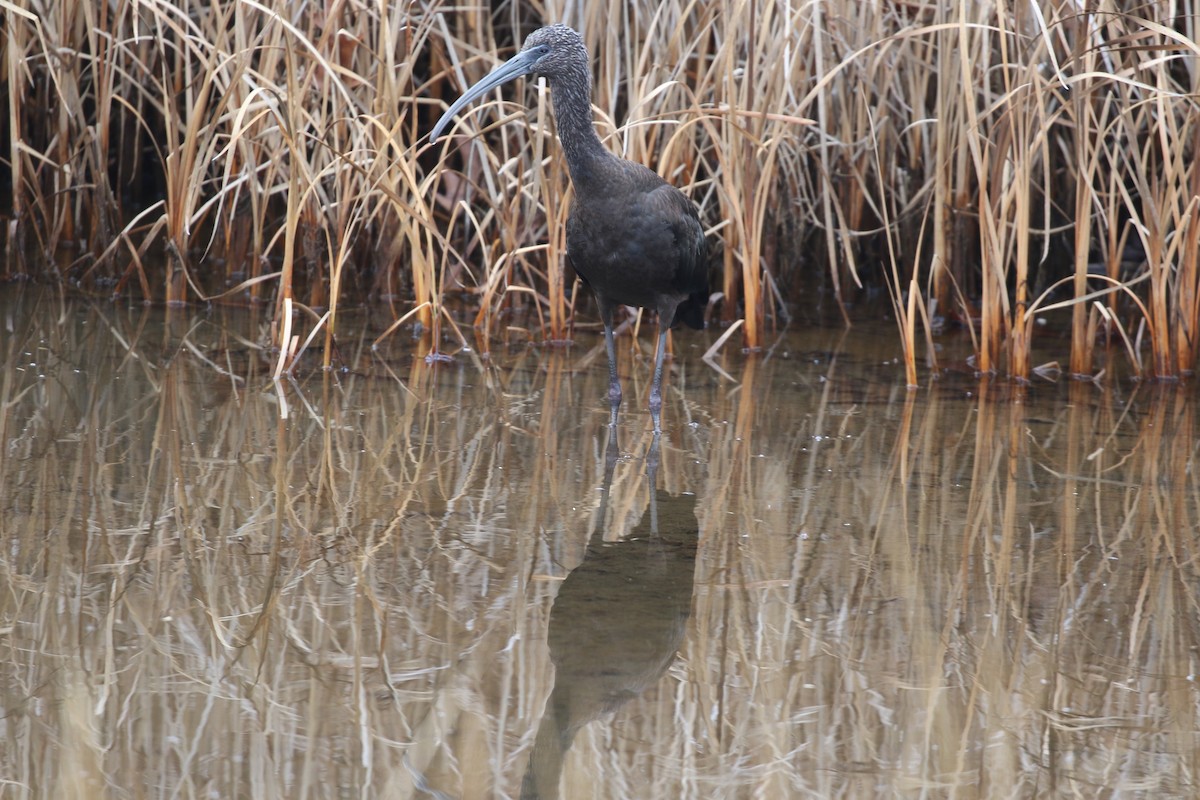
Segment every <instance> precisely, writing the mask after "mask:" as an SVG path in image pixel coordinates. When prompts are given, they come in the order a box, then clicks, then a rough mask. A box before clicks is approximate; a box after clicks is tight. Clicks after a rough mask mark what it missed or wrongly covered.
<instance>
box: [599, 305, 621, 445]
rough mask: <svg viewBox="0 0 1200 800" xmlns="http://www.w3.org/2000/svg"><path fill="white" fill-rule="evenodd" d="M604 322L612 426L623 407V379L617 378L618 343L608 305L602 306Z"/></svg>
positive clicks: (601, 312) (601, 311)
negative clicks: (619, 407)
mask: <svg viewBox="0 0 1200 800" xmlns="http://www.w3.org/2000/svg"><path fill="white" fill-rule="evenodd" d="M600 318H601V319H602V320H603V321H604V348H605V349H606V350H607V351H608V402H609V404H610V405H611V406H612V424H613V425H616V424H617V407H618V406H620V405H621V379H620V378H618V377H617V343H616V341H615V339H614V337H613V310H612V307H611V306H610V305H608V303H603V302H602V303H601V304H600Z"/></svg>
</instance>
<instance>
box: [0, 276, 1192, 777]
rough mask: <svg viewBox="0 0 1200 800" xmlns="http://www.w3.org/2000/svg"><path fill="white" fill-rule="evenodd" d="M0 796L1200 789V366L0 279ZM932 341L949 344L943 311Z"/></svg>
mask: <svg viewBox="0 0 1200 800" xmlns="http://www.w3.org/2000/svg"><path fill="white" fill-rule="evenodd" d="M0 324H2V325H3V328H4V334H3V337H2V338H0V343H2V344H0V352H2V353H3V359H4V368H3V375H2V378H0V402H2V403H3V406H2V411H0V434H2V442H0V444H2V447H3V449H2V450H0V478H2V483H0V487H2V489H3V514H2V516H0V524H2V526H3V529H2V531H0V544H2V545H3V546H2V548H0V587H2V588H3V591H2V592H0V743H2V745H0V797H4V798H8V797H14V798H25V797H55V798H62V797H127V796H139V797H183V798H189V797H205V798H208V797H246V798H263V797H294V798H308V797H384V796H386V797H390V798H393V797H394V798H405V797H431V796H432V797H456V798H457V797H462V798H490V797H518V796H522V792H523V791H524V796H542V797H552V796H555V793H556V792H560V793H561V796H562V797H565V798H610V797H611V798H638V797H647V798H651V797H653V798H664V797H702V798H706V799H707V798H742V797H747V798H748V797H757V798H791V797H822V798H823V797H855V798H857V797H901V796H902V797H910V796H911V797H963V798H969V797H997V796H1013V797H1060V796H1061V797H1111V796H1121V797H1135V796H1153V797H1192V796H1194V795H1195V794H1196V792H1197V788H1196V781H1197V778H1196V776H1197V769H1198V768H1200V758H1198V756H1197V747H1196V738H1197V731H1198V729H1200V724H1198V721H1200V702H1198V701H1200V694H1198V693H1197V689H1196V683H1195V681H1194V677H1195V674H1196V671H1197V663H1196V662H1197V656H1198V651H1197V647H1198V646H1200V615H1198V612H1200V603H1198V598H1197V590H1198V587H1200V582H1198V581H1197V578H1198V577H1200V576H1198V571H1200V570H1198V565H1197V554H1198V552H1200V513H1198V511H1200V509H1198V508H1197V500H1198V498H1200V491H1198V487H1197V485H1196V483H1197V476H1196V472H1197V471H1196V457H1197V440H1198V439H1197V420H1196V414H1195V411H1194V403H1193V402H1192V400H1193V394H1194V391H1193V389H1192V388H1191V387H1189V386H1170V387H1155V386H1138V385H1134V384H1119V383H1116V384H1115V383H1112V382H1109V383H1103V384H1100V385H1083V384H1075V383H1067V382H1063V383H1058V384H1052V383H1048V382H1039V383H1037V384H1035V385H1034V386H1032V387H1030V388H1029V389H1027V390H1023V391H1017V390H1015V389H1013V388H1011V387H1009V386H1007V385H1005V384H1003V383H990V384H989V383H988V382H986V381H984V382H980V381H979V380H977V379H976V378H974V377H972V376H970V375H969V374H967V372H966V371H965V370H964V371H959V372H946V373H944V374H942V375H941V377H940V378H939V379H938V380H934V381H929V382H928V384H927V385H926V386H923V387H922V388H920V389H919V390H917V391H912V392H909V391H906V390H905V388H904V386H903V370H902V368H901V367H900V365H899V364H897V363H896V362H895V359H896V358H897V357H899V355H900V353H899V349H898V348H899V345H898V342H897V339H896V336H895V334H894V329H893V328H891V327H890V326H889V325H886V324H885V325H883V326H880V327H871V326H865V327H864V326H860V327H856V328H854V329H852V330H850V331H848V332H847V331H845V330H843V329H841V328H837V329H833V330H825V329H819V330H812V329H800V330H795V331H792V332H789V333H788V334H787V335H786V336H784V337H782V338H781V339H780V340H779V341H777V342H775V343H774V344H773V348H772V349H771V350H770V351H769V352H767V353H763V354H759V355H756V356H747V355H744V354H742V353H739V352H737V351H736V349H735V348H732V347H726V348H725V349H724V350H723V351H722V352H721V354H720V355H719V356H717V359H716V361H715V362H713V363H711V364H710V363H708V362H705V361H703V360H702V359H701V357H700V356H701V354H702V353H703V352H704V350H705V349H706V348H707V346H708V344H710V343H711V342H712V341H713V340H715V338H716V336H717V335H718V334H719V331H707V332H705V333H703V334H691V333H687V334H684V335H681V336H679V337H678V339H677V342H676V347H677V348H678V351H677V354H676V355H677V358H676V359H675V360H674V361H673V362H672V372H671V375H670V376H669V378H668V388H667V390H666V391H665V393H664V394H665V407H664V415H663V416H664V434H663V438H662V444H661V447H660V448H658V449H657V450H654V449H652V443H653V437H652V436H651V434H650V420H649V416H648V414H647V413H646V412H645V398H646V392H647V390H648V386H647V383H648V379H649V373H650V365H649V355H650V353H649V338H648V337H647V336H646V335H645V334H643V352H642V353H641V354H640V355H636V356H635V355H634V354H632V353H631V350H630V341H631V340H629V339H628V338H626V339H624V340H623V347H622V358H623V359H624V360H623V363H622V367H621V371H622V375H623V376H624V379H625V387H626V404H625V406H624V409H623V412H622V414H621V417H620V419H619V424H618V428H617V431H616V433H617V442H616V445H615V447H614V446H612V445H611V444H610V442H609V438H608V437H609V429H608V427H607V422H608V414H607V410H606V408H605V405H604V400H603V397H604V392H605V388H606V381H607V374H606V372H607V371H606V367H605V359H604V354H603V348H602V346H601V343H600V340H599V337H597V336H595V335H593V334H580V335H578V336H577V342H576V344H575V345H574V346H573V347H570V348H561V349H551V348H534V347H526V346H514V347H504V348H499V349H497V350H496V352H494V353H492V355H491V357H490V358H486V359H485V358H481V357H479V356H478V355H476V354H474V353H466V352H464V353H459V354H458V355H457V357H456V358H455V360H454V361H453V362H452V363H444V364H436V365H434V366H432V367H430V366H427V365H426V364H425V362H424V360H423V359H422V358H420V355H421V352H420V351H419V349H418V348H419V344H414V345H412V346H411V347H410V346H409V345H410V344H412V343H402V342H399V341H398V339H397V338H396V337H393V339H391V340H389V341H388V343H387V344H386V345H385V346H384V348H383V350H382V352H381V353H373V352H372V351H371V349H370V347H369V343H370V337H372V336H374V335H377V333H378V332H379V331H380V330H382V328H383V326H384V325H385V324H386V321H382V320H374V319H362V320H344V322H343V325H344V327H343V331H345V330H351V329H352V328H353V327H354V326H355V325H359V326H361V328H362V329H363V330H368V331H371V333H370V335H367V334H353V335H350V334H346V333H343V336H342V341H341V343H340V348H339V354H340V356H341V358H342V359H343V361H344V363H345V364H346V365H347V366H348V367H349V371H347V372H344V373H341V372H338V373H323V372H321V371H319V370H316V369H313V370H308V371H307V374H306V375H305V376H303V377H298V378H297V379H296V381H294V382H288V381H285V382H282V383H280V384H275V383H273V382H272V381H271V380H270V379H269V376H270V372H271V369H272V357H271V355H270V354H269V353H263V352H260V351H259V350H257V348H256V346H255V345H254V343H255V342H258V341H260V340H263V339H264V338H265V337H264V331H265V329H266V328H265V326H266V325H267V322H266V320H265V318H264V317H263V316H261V315H255V314H253V313H250V312H224V313H212V314H180V313H174V314H173V315H170V316H168V315H167V314H166V313H165V312H164V311H161V310H156V309H143V308H140V307H137V308H116V307H113V306H111V305H107V304H90V303H87V302H84V301H80V300H74V301H64V300H61V299H60V298H58V297H57V296H56V295H54V294H53V293H47V292H41V291H33V290H31V289H30V288H21V287H8V288H3V289H0ZM946 346H947V348H948V349H947V351H946V352H945V353H943V357H944V363H960V364H961V363H962V357H961V354H958V355H955V353H954V349H955V347H959V346H961V343H960V342H956V341H955V340H953V339H949V340H947V342H946Z"/></svg>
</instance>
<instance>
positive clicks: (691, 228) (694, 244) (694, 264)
mask: <svg viewBox="0 0 1200 800" xmlns="http://www.w3.org/2000/svg"><path fill="white" fill-rule="evenodd" d="M646 204H647V206H648V209H647V210H649V211H650V212H651V213H652V214H653V215H654V216H656V217H658V218H659V219H660V220H662V222H663V224H665V225H666V226H667V227H668V228H669V229H670V231H671V237H672V239H673V245H674V256H675V271H674V274H673V275H672V276H671V288H673V289H675V290H677V291H680V292H686V293H688V294H695V293H697V292H703V293H704V294H705V295H707V293H708V243H707V242H706V241H705V238H704V227H703V226H702V225H701V224H700V214H699V212H698V211H697V210H696V204H695V203H693V202H692V201H691V200H690V199H689V198H688V197H687V195H685V194H684V193H683V192H681V191H679V190H678V189H676V188H675V187H674V186H671V185H670V184H668V183H663V184H661V185H660V186H658V187H656V188H655V189H653V190H652V191H650V192H649V193H648V194H647V195H646Z"/></svg>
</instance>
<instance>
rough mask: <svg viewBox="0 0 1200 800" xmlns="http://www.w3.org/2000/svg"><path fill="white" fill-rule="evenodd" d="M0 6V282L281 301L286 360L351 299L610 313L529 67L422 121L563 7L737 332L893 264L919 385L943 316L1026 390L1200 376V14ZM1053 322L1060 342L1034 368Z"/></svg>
mask: <svg viewBox="0 0 1200 800" xmlns="http://www.w3.org/2000/svg"><path fill="white" fill-rule="evenodd" d="M3 10H4V15H5V38H4V44H3V47H4V59H3V64H4V71H3V75H4V80H3V81H0V86H2V89H0V91H3V93H4V98H5V100H6V105H7V111H8V114H7V115H6V117H5V123H4V124H5V130H6V131H7V132H8V134H9V136H8V138H7V140H8V141H9V142H10V145H9V147H8V150H7V152H6V153H5V154H4V159H3V165H4V168H5V169H7V172H8V180H7V182H6V185H7V186H8V187H9V189H10V191H9V192H8V193H7V194H8V198H9V199H8V206H9V207H8V208H7V210H6V219H7V221H8V225H7V227H6V232H7V236H6V240H5V241H6V253H7V259H6V263H5V266H4V275H5V276H7V277H17V276H36V277H50V278H54V279H65V280H67V281H69V282H71V283H73V284H75V285H78V286H80V287H83V288H84V289H85V290H87V291H89V292H95V293H99V294H116V295H130V294H133V295H139V296H141V297H143V298H145V299H148V300H153V301H165V302H166V303H168V304H179V303H184V302H204V301H220V302H227V303H246V302H255V303H258V302H261V303H266V304H268V305H269V306H270V308H271V309H272V315H273V316H272V318H273V320H274V322H273V325H272V326H271V327H270V328H269V329H268V330H267V331H266V333H265V335H264V338H263V341H262V343H263V344H267V345H269V346H272V347H275V348H277V349H279V350H281V351H282V353H283V355H282V357H281V358H280V359H279V364H280V365H281V366H280V370H281V369H283V368H285V367H286V366H287V365H289V364H291V363H294V362H295V359H296V357H297V356H298V355H299V352H300V351H301V350H302V349H303V347H304V346H305V345H306V344H307V345H313V343H314V342H315V346H318V347H321V346H323V347H324V351H325V354H326V356H325V358H326V363H329V362H330V361H331V358H332V356H331V353H332V350H333V347H334V344H335V341H336V337H337V335H338V333H339V332H340V329H339V326H338V320H337V317H338V310H339V305H342V306H344V305H345V304H346V303H347V302H350V303H352V304H357V303H359V302H361V301H362V300H363V299H364V298H369V299H376V300H384V301H386V302H387V303H388V304H389V307H390V308H391V309H392V313H393V314H394V319H396V320H397V321H401V322H403V323H404V324H419V325H421V326H422V327H423V328H425V329H428V330H430V331H431V332H432V334H433V336H434V342H435V343H436V344H437V346H439V347H440V346H443V344H442V343H443V337H449V340H450V341H454V340H461V339H463V338H464V337H465V336H466V334H465V333H464V331H463V330H462V328H463V327H474V328H475V330H476V333H475V335H474V338H475V339H476V340H477V347H480V348H482V349H484V350H490V349H491V347H492V342H493V341H495V340H496V339H497V338H505V337H507V335H508V331H509V330H510V329H511V328H513V327H514V326H515V327H517V328H519V329H520V330H522V331H527V332H529V335H531V336H532V337H533V338H534V339H535V340H539V341H558V340H563V339H567V338H570V337H571V336H572V332H573V331H574V330H576V329H578V328H579V326H581V325H590V324H594V317H593V316H592V312H591V311H590V310H589V309H588V307H587V303H586V302H578V300H579V299H580V298H581V297H582V296H584V295H585V294H586V293H582V292H581V291H580V287H579V286H578V285H577V283H576V282H575V281H574V278H573V276H571V275H570V274H569V273H566V274H564V271H563V262H564V246H565V245H564V240H563V225H562V223H563V220H564V219H565V215H566V211H567V206H568V200H569V187H568V181H567V177H566V173H565V169H564V165H563V163H562V160H561V158H560V157H559V155H558V152H559V151H558V149H557V145H556V143H555V142H554V141H553V136H552V134H553V125H552V123H551V115H550V111H549V105H548V94H547V91H546V88H545V86H544V84H541V83H538V82H536V81H528V82H526V88H525V89H524V91H523V92H522V91H521V90H517V92H516V93H515V95H514V94H507V95H506V97H508V98H510V99H505V100H500V101H497V102H495V103H491V104H485V107H484V108H483V109H481V110H475V111H472V112H471V113H469V114H465V115H464V117H463V119H462V120H461V121H460V122H459V123H458V124H457V127H456V128H455V132H454V133H453V135H451V136H450V137H448V138H447V139H445V140H444V141H443V142H439V143H438V144H436V145H435V146H430V145H429V144H428V142H427V141H426V140H425V139H424V138H423V134H424V133H425V131H427V130H428V128H429V126H430V125H431V123H432V121H433V119H434V118H436V116H437V115H438V114H439V113H440V110H441V109H443V108H444V107H445V104H446V103H447V102H449V101H450V100H451V99H452V98H453V97H454V96H455V95H457V94H458V93H459V92H460V91H461V90H462V89H463V88H464V87H465V85H466V84H468V83H470V82H473V81H474V80H476V79H478V78H479V77H480V76H482V75H483V74H484V73H485V72H486V71H487V70H488V69H489V68H490V67H491V66H493V65H494V64H495V63H496V59H497V58H499V57H503V56H504V55H505V54H507V53H510V52H511V50H512V48H513V47H514V46H515V45H516V44H517V43H518V42H519V41H520V40H521V39H522V38H523V37H524V35H525V34H526V33H528V32H529V31H530V30H532V29H533V28H535V27H537V26H538V25H539V24H543V23H545V22H549V21H564V22H567V23H570V24H572V25H575V26H576V27H578V28H579V29H581V30H582V32H583V34H584V38H585V40H586V42H587V45H588V47H589V48H590V50H591V52H592V53H593V55H594V59H595V61H594V76H595V92H594V102H595V113H596V120H597V124H598V125H599V126H600V128H601V131H602V136H603V138H604V139H605V141H606V142H608V144H609V146H610V147H612V148H613V149H614V150H615V151H617V152H619V153H621V154H622V155H624V156H626V157H628V158H632V159H634V160H639V161H643V162H645V163H648V164H651V165H653V166H654V167H655V168H656V169H657V170H658V171H659V172H660V173H661V174H663V175H664V176H666V177H667V178H668V179H669V180H671V181H672V182H674V183H675V184H676V185H679V186H680V187H681V188H683V189H684V190H685V191H687V192H688V193H689V194H690V195H691V196H692V197H693V198H694V199H695V200H696V201H697V202H698V203H699V204H700V206H701V209H702V212H703V217H704V219H705V220H706V223H707V225H708V227H709V230H710V233H711V240H712V242H713V244H714V248H713V249H714V257H713V264H712V269H713V281H712V285H713V287H714V289H716V290H717V293H718V295H717V296H716V297H714V302H715V303H716V304H717V308H716V316H715V318H716V319H719V320H721V321H723V322H725V323H732V322H734V321H740V322H741V323H744V324H742V326H741V328H740V331H739V332H740V334H741V338H742V343H743V344H744V346H745V347H747V348H751V349H756V348H760V347H762V346H764V343H765V342H767V341H768V339H769V335H770V332H771V331H772V330H773V329H774V328H776V327H777V326H778V325H779V324H781V323H782V322H783V321H785V320H786V319H787V316H788V308H789V307H790V306H791V304H794V303H797V302H802V303H812V302H814V300H813V298H814V297H816V298H818V299H817V300H816V301H815V302H817V303H820V304H822V305H826V306H828V307H830V308H844V305H843V303H846V302H850V301H854V300H856V299H858V298H859V297H860V293H861V291H862V290H860V288H859V287H866V288H868V289H869V288H870V287H871V286H872V285H884V284H886V285H887V287H888V288H889V290H890V292H891V293H892V297H893V302H894V306H895V309H896V313H895V314H894V315H893V317H894V318H895V319H896V320H897V325H898V326H899V328H900V334H901V338H902V340H903V341H904V342H905V343H906V361H907V370H906V378H907V382H908V383H910V384H912V385H916V384H917V383H919V380H918V377H917V364H918V363H924V364H926V365H927V366H935V367H936V366H938V364H937V359H936V353H935V349H934V348H933V347H931V346H929V344H930V343H931V342H932V341H933V337H934V336H936V335H938V333H939V332H940V331H941V330H942V329H943V327H944V326H945V325H946V324H950V325H959V326H962V327H963V328H965V329H967V330H968V331H969V333H970V335H971V338H972V340H973V342H974V353H973V363H974V365H975V367H976V368H977V369H978V370H980V371H982V372H984V373H989V374H990V373H996V372H999V373H1004V374H1007V375H1010V376H1012V377H1015V378H1017V379H1018V380H1027V379H1029V378H1030V377H1031V375H1032V374H1033V373H1034V371H1035V370H1036V369H1037V368H1038V367H1057V365H1058V363H1059V362H1061V363H1062V364H1065V367H1062V368H1063V369H1065V370H1066V371H1067V372H1068V373H1069V374H1072V375H1075V376H1078V377H1094V376H1095V375H1096V374H1098V373H1100V372H1101V371H1103V370H1106V369H1110V368H1120V369H1121V370H1122V371H1123V372H1124V371H1129V372H1131V373H1132V374H1134V375H1136V376H1138V377H1144V378H1178V377H1181V376H1186V375H1189V374H1191V372H1192V371H1193V370H1194V369H1195V364H1196V345H1195V342H1196V338H1197V337H1196V330H1197V325H1198V319H1200V299H1197V298H1200V292H1198V291H1197V265H1196V260H1197V252H1198V248H1197V243H1198V242H1200V232H1198V230H1197V224H1196V213H1195V211H1196V204H1197V197H1198V196H1200V176H1198V175H1197V167H1196V158H1195V150H1196V141H1197V136H1198V134H1197V119H1198V117H1197V104H1196V99H1195V98H1196V95H1197V87H1196V81H1197V70H1196V69H1195V63H1196V61H1197V59H1196V56H1197V55H1198V54H1200V48H1198V47H1197V36H1196V30H1195V25H1196V19H1198V18H1200V16H1198V15H1197V10H1196V8H1195V7H1194V3H1192V2H1190V0H1189V1H1187V2H1166V0H1161V1H1159V2H1144V3H1135V4H1132V5H1128V4H1118V3H1114V2H1111V0H1100V1H1099V2H1094V3H1088V4H1084V5H1082V6H1081V5H1080V4H1077V3H1067V2H1058V1H1057V0H1040V1H1039V2H1033V3H1017V4H997V3H987V2H984V3H971V4H946V3H928V4H921V3H915V4H913V3H908V4H889V3H851V2H835V3H793V2H790V0H754V1H753V2H748V3H726V2H721V3H710V4H688V3H683V2H678V1H677V0H668V2H657V1H656V2H653V3H650V2H633V3H623V4H596V3H593V4H577V3H566V2H561V0H555V1H553V2H546V3H541V4H536V3H526V2H520V1H518V2H513V3H508V4H503V5H501V6H498V7H495V9H493V7H492V6H487V5H470V4H467V5H462V4H448V3H443V2H438V1H437V0H431V1H430V2H423V3H415V2H404V3H393V4H382V5H379V4H365V5H363V4H334V5H322V4H302V5H300V6H296V5H295V4H288V3H284V2H282V0H243V2H237V3H227V4H198V3H194V2H191V1H190V0H177V1H176V2H138V3H128V2H117V3H109V4H105V3H95V2H93V0H64V2H59V3H54V4H46V5H43V4H41V3H38V2H34V0H6V1H5V2H4V3H3ZM813 289H817V290H818V291H817V292H816V293H814V292H813ZM462 302H465V304H466V305H465V308H466V309H467V310H466V311H464V312H462V313H458V314H452V313H450V311H448V308H451V307H455V308H464V306H461V305H460V303H462ZM842 313H843V314H846V313H847V312H845V311H843V312H842ZM872 313H873V312H872ZM1046 322H1049V323H1050V324H1051V325H1052V326H1054V327H1058V328H1062V329H1065V330H1069V335H1067V336H1064V337H1063V341H1064V342H1065V344H1064V345H1060V347H1065V348H1066V351H1065V352H1062V353H1055V354H1053V356H1052V359H1051V360H1052V361H1053V362H1054V363H1053V364H1050V365H1047V364H1035V363H1034V360H1033V355H1032V353H1033V346H1032V343H1031V342H1032V340H1033V339H1034V338H1035V336H1037V334H1038V331H1039V330H1040V329H1041V328H1042V326H1043V323H1046Z"/></svg>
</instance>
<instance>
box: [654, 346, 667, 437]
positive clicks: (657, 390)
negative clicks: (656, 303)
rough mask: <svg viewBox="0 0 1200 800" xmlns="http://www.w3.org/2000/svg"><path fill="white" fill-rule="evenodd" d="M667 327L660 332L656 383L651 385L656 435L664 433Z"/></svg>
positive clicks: (655, 361) (656, 355) (655, 356)
mask: <svg viewBox="0 0 1200 800" xmlns="http://www.w3.org/2000/svg"><path fill="white" fill-rule="evenodd" d="M668 330H670V329H669V328H667V327H661V328H660V330H659V332H658V351H657V352H655V354H654V383H652V384H651V385H650V418H651V419H652V420H654V435H655V436H658V435H659V434H660V433H662V419H661V412H662V373H663V357H664V356H665V355H666V354H667V331H668Z"/></svg>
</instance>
